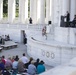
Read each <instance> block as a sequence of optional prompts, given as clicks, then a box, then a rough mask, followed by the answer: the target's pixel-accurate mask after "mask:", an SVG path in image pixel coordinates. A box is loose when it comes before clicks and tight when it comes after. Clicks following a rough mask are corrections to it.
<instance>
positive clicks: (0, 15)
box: [0, 0, 3, 20]
mask: <svg viewBox="0 0 76 75" xmlns="http://www.w3.org/2000/svg"><path fill="white" fill-rule="evenodd" d="M2 18H3V0H0V20H2Z"/></svg>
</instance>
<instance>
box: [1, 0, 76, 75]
mask: <svg viewBox="0 0 76 75" xmlns="http://www.w3.org/2000/svg"><path fill="white" fill-rule="evenodd" d="M45 1H46V2H45ZM15 4H16V0H8V17H7V18H4V17H3V0H0V35H5V34H9V35H10V38H11V39H12V40H13V41H15V42H19V43H22V42H23V39H22V35H23V34H22V32H23V31H25V32H26V34H27V40H28V41H27V53H28V55H29V56H32V57H33V58H34V59H37V58H40V59H42V60H44V62H45V63H46V64H48V65H50V66H55V67H56V68H53V69H51V70H49V71H46V72H44V73H42V74H41V75H76V63H75V62H76V59H75V57H76V28H72V27H60V17H61V15H63V16H65V14H66V12H67V11H69V13H70V20H71V21H72V20H73V18H74V15H75V14H76V0H30V17H31V18H32V20H33V24H29V17H28V0H19V17H17V18H16V17H15V14H16V13H15V11H16V9H15V8H16V7H15ZM45 11H46V12H45ZM48 21H51V22H52V24H49V26H47V25H48ZM44 26H47V31H48V33H47V39H46V37H45V36H42V28H43V27H44ZM69 62H70V63H69Z"/></svg>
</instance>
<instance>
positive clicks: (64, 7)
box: [62, 0, 69, 16]
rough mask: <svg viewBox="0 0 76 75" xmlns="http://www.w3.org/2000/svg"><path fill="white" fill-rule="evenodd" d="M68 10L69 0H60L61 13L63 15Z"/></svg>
mask: <svg viewBox="0 0 76 75" xmlns="http://www.w3.org/2000/svg"><path fill="white" fill-rule="evenodd" d="M67 11H69V0H62V15H63V16H65V15H66V12H67Z"/></svg>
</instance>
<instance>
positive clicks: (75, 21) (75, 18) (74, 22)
mask: <svg viewBox="0 0 76 75" xmlns="http://www.w3.org/2000/svg"><path fill="white" fill-rule="evenodd" d="M72 23H73V25H74V26H73V27H76V15H75V16H74V19H73V21H72Z"/></svg>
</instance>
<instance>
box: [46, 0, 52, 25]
mask: <svg viewBox="0 0 76 75" xmlns="http://www.w3.org/2000/svg"><path fill="white" fill-rule="evenodd" d="M50 1H51V0H46V24H48V21H49V20H50V17H51V15H50V14H51V11H50Z"/></svg>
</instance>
